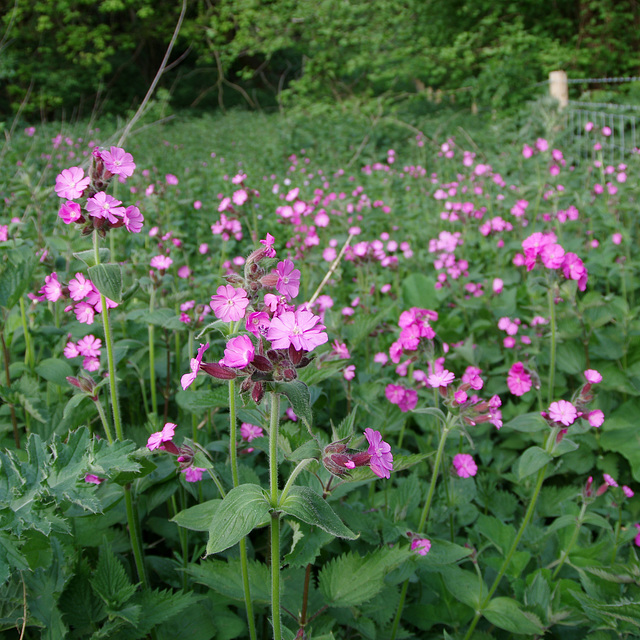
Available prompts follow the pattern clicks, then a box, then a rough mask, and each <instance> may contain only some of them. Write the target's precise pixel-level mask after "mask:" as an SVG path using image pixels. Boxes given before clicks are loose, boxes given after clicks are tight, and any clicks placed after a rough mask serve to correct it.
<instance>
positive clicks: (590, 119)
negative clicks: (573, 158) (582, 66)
mask: <svg viewBox="0 0 640 640" xmlns="http://www.w3.org/2000/svg"><path fill="white" fill-rule="evenodd" d="M631 82H640V77H635V76H628V77H613V78H568V79H566V83H567V85H568V87H567V97H568V88H569V86H571V85H596V84H597V85H598V86H602V85H622V84H626V83H631ZM614 99H615V97H614ZM563 106H565V108H564V109H563V113H564V114H565V117H566V132H567V134H568V138H569V143H570V144H571V145H572V146H573V148H574V149H575V151H576V155H577V157H578V158H592V159H596V158H598V157H599V156H600V155H601V156H602V158H603V161H605V162H606V163H607V164H616V163H621V162H626V161H627V160H628V159H629V156H630V155H631V154H633V153H638V147H639V146H640V105H637V104H620V103H614V102H588V101H584V100H571V99H567V101H566V103H565V105H563ZM589 123H591V124H589ZM603 131H604V132H606V133H608V134H609V135H603ZM598 143H599V145H600V146H601V148H600V149H596V148H595V145H596V144H598Z"/></svg>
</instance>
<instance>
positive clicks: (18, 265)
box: [0, 247, 36, 309]
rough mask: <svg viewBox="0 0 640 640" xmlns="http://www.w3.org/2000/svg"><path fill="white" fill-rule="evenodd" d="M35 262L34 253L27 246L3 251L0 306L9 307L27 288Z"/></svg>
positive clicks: (0, 261) (0, 276)
mask: <svg viewBox="0 0 640 640" xmlns="http://www.w3.org/2000/svg"><path fill="white" fill-rule="evenodd" d="M35 264H36V257H35V254H34V252H33V251H31V250H30V249H28V248H27V247H20V248H17V249H10V250H8V251H3V253H2V260H0V307H5V308H6V309H11V307H13V306H14V305H15V304H16V303H17V302H18V300H20V298H21V296H22V295H23V294H24V292H25V291H27V289H29V286H30V284H31V274H32V272H33V269H34V267H35Z"/></svg>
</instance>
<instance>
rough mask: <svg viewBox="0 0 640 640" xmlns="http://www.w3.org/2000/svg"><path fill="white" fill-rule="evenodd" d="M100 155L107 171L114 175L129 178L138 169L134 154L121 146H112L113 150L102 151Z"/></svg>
mask: <svg viewBox="0 0 640 640" xmlns="http://www.w3.org/2000/svg"><path fill="white" fill-rule="evenodd" d="M100 157H101V158H102V160H103V162H104V166H105V168H106V169H107V171H109V172H110V173H113V175H116V176H122V177H123V178H129V177H130V176H132V175H133V172H134V171H135V169H136V165H135V163H134V162H133V156H132V155H131V154H130V153H127V152H126V151H125V150H124V149H121V148H120V147H111V151H102V152H100Z"/></svg>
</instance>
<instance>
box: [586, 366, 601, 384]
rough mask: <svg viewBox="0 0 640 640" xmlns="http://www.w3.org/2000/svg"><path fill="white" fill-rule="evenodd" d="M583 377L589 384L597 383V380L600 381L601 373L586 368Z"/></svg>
mask: <svg viewBox="0 0 640 640" xmlns="http://www.w3.org/2000/svg"><path fill="white" fill-rule="evenodd" d="M584 377H585V378H586V379H587V382H589V383H590V384H598V382H602V375H601V374H600V373H599V372H598V371H596V370H595V369H587V370H586V371H585V372H584Z"/></svg>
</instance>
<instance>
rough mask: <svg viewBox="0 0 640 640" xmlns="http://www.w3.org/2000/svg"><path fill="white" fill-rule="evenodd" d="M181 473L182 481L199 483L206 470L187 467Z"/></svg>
mask: <svg viewBox="0 0 640 640" xmlns="http://www.w3.org/2000/svg"><path fill="white" fill-rule="evenodd" d="M181 471H182V473H184V479H185V480H186V481H187V482H200V480H202V474H203V473H204V472H205V471H206V469H202V468H200V467H187V468H186V469H182V470H181Z"/></svg>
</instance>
